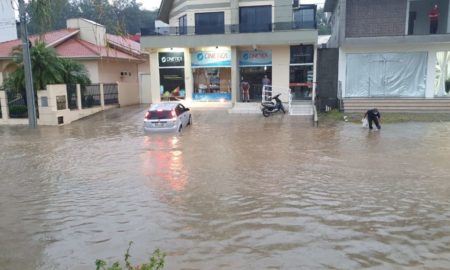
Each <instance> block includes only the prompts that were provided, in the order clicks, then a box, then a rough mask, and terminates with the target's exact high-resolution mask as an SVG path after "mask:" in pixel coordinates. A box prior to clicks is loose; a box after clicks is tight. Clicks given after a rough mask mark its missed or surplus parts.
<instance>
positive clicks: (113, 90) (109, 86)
mask: <svg viewBox="0 0 450 270" xmlns="http://www.w3.org/2000/svg"><path fill="white" fill-rule="evenodd" d="M103 98H104V100H105V105H112V104H118V103H119V87H118V85H117V83H105V84H103Z"/></svg>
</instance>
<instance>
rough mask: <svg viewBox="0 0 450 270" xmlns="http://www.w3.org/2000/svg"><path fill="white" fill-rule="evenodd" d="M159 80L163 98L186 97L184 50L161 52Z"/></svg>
mask: <svg viewBox="0 0 450 270" xmlns="http://www.w3.org/2000/svg"><path fill="white" fill-rule="evenodd" d="M158 59H159V82H160V87H159V89H160V97H161V100H176V99H184V98H186V87H185V76H184V53H183V52H160V53H158Z"/></svg>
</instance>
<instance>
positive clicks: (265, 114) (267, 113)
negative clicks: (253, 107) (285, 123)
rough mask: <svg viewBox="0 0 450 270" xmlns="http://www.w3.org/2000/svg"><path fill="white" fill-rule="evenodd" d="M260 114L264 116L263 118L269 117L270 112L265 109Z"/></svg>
mask: <svg viewBox="0 0 450 270" xmlns="http://www.w3.org/2000/svg"><path fill="white" fill-rule="evenodd" d="M262 114H263V115H264V117H269V116H270V112H269V111H268V110H266V109H263V110H262Z"/></svg>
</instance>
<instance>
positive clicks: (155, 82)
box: [150, 49, 161, 103]
mask: <svg viewBox="0 0 450 270" xmlns="http://www.w3.org/2000/svg"><path fill="white" fill-rule="evenodd" d="M158 61H159V59H158V50H156V49H155V50H154V49H152V50H151V52H150V63H152V64H150V74H152V75H151V76H152V80H151V81H150V83H151V87H150V89H151V90H150V91H151V95H152V102H153V103H157V102H160V101H161V94H160V91H161V86H160V80H159V62H158Z"/></svg>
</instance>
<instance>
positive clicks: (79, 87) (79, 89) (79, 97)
mask: <svg viewBox="0 0 450 270" xmlns="http://www.w3.org/2000/svg"><path fill="white" fill-rule="evenodd" d="M77 107H78V110H81V109H83V107H82V105H81V86H80V85H79V84H77Z"/></svg>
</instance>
